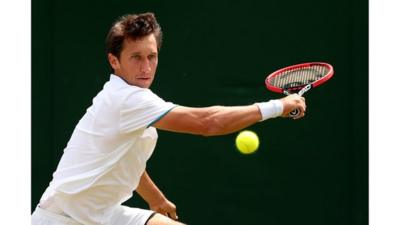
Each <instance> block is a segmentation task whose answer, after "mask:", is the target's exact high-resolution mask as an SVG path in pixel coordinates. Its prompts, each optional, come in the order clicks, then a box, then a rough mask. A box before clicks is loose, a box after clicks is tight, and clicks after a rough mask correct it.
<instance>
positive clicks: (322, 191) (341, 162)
mask: <svg viewBox="0 0 400 225" xmlns="http://www.w3.org/2000/svg"><path fill="white" fill-rule="evenodd" d="M148 11H150V12H154V13H155V15H156V17H157V20H158V22H159V23H160V25H161V27H162V29H163V32H164V40H163V46H162V49H161V51H160V55H159V66H158V72H157V75H156V79H155V82H154V83H153V85H152V87H151V89H152V90H153V92H155V93H156V94H158V95H159V96H160V97H162V98H163V99H165V100H166V101H171V102H174V103H176V104H180V105H186V106H194V107H195V106H199V107H200V106H210V105H216V104H218V105H243V104H252V103H254V102H259V101H267V100H269V99H274V98H280V97H282V95H279V94H276V93H272V92H269V91H267V90H266V88H265V85H264V79H265V77H266V75H267V74H269V73H271V72H273V71H275V70H276V69H279V68H281V67H284V66H288V65H291V64H297V63H302V62H309V61H325V62H329V63H331V64H332V65H333V66H334V68H335V75H334V77H333V78H332V79H331V80H330V81H329V82H328V83H326V85H324V86H321V88H318V89H315V90H312V91H310V92H308V93H307V94H306V96H305V97H306V100H307V104H308V107H307V115H306V117H305V118H303V119H301V120H298V121H292V120H290V119H282V118H278V119H273V120H269V121H266V122H263V123H258V124H256V125H254V126H252V127H250V128H249V129H251V130H254V131H255V132H257V134H258V135H259V137H260V142H261V143H260V149H259V150H258V151H257V152H256V153H255V154H253V155H248V156H247V155H241V154H240V153H239V152H238V151H237V150H236V149H235V145H234V140H235V136H236V135H237V133H233V134H230V135H226V136H218V137H208V138H205V137H201V136H192V135H186V134H177V133H169V132H164V131H159V141H158V144H157V147H156V150H155V152H154V154H153V156H152V157H151V158H150V160H149V162H148V172H149V174H150V175H151V177H152V178H153V180H154V181H155V183H156V184H157V185H158V186H159V188H160V189H161V190H162V191H163V192H164V194H165V195H166V196H167V197H168V198H169V199H170V200H171V201H172V202H174V203H175V204H176V205H177V209H178V215H179V216H180V219H181V220H182V221H183V222H185V223H188V224H190V225H204V224H227V225H256V224H257V225H259V224H271V225H275V224H276V225H286V224H307V225H337V224H341V225H345V224H348V225H364V224H368V1H361V0H336V1H328V0H323V1H316V0H304V1H278V0H271V1H261V0H258V1H254V0H253V1H251V0H246V1H244V0H240V1H227V0H219V1H211V0H206V1H192V2H190V1H185V2H183V1H161V0H159V1H155V0H149V1H135V0H130V1H127V0H121V1H112V2H111V1H104V0H98V1H90V2H89V1H77V0H69V1H61V0H32V193H31V196H32V199H31V207H32V211H33V210H34V208H35V207H36V205H37V204H38V201H39V199H40V197H41V195H42V193H43V191H44V190H45V188H46V187H47V186H48V184H49V182H50V181H51V178H52V173H53V172H54V170H55V169H56V167H57V164H58V161H59V159H60V157H61V155H62V152H63V149H64V147H65V146H66V144H67V142H68V140H69V137H70V135H71V134H72V131H73V129H74V127H75V125H76V124H77V122H78V121H79V119H80V118H81V116H83V114H84V113H85V111H86V109H87V108H88V107H89V106H90V105H91V101H92V98H93V97H94V96H95V95H96V94H97V92H99V91H100V90H101V89H102V86H103V84H104V83H105V82H106V81H107V80H108V79H109V72H110V70H109V66H108V62H107V58H106V54H105V47H104V42H105V37H106V34H107V32H108V30H109V28H110V26H111V25H112V23H113V22H114V21H115V20H116V19H117V18H118V17H119V16H121V15H124V14H127V13H142V12H148ZM125 204H126V205H129V206H133V207H147V205H146V203H145V202H144V201H143V200H142V199H141V198H140V197H139V196H138V195H137V194H136V193H134V197H133V198H132V199H130V200H129V201H127V202H126V203H125Z"/></svg>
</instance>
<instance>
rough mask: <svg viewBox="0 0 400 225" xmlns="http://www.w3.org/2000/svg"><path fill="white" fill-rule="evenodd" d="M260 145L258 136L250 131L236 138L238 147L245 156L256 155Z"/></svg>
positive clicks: (241, 133)
mask: <svg viewBox="0 0 400 225" xmlns="http://www.w3.org/2000/svg"><path fill="white" fill-rule="evenodd" d="M259 144H260V141H259V140H258V136H257V134H256V133H254V132H253V131H250V130H244V131H242V132H240V133H239V134H238V136H237V137H236V147H237V149H238V150H239V152H241V153H243V154H251V153H254V152H255V151H256V150H257V148H258V145H259Z"/></svg>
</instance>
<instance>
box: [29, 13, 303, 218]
mask: <svg viewBox="0 0 400 225" xmlns="http://www.w3.org/2000/svg"><path fill="white" fill-rule="evenodd" d="M161 39H162V32H161V28H160V26H159V24H158V23H157V21H156V18H155V17H154V14H152V13H144V14H135V15H126V16H123V17H121V18H120V20H118V21H117V22H116V23H115V24H114V25H113V26H112V27H111V29H110V31H109V33H108V35H107V39H106V45H107V54H108V61H109V63H110V65H111V67H112V69H113V73H112V74H111V75H110V79H109V81H108V82H106V83H105V85H104V88H103V89H102V90H101V91H100V92H99V93H98V94H97V96H96V97H94V99H93V104H92V105H91V106H90V107H89V108H88V109H87V111H86V113H85V115H84V116H83V117H82V118H81V120H80V121H79V123H78V124H77V125H76V127H75V130H74V131H73V133H72V136H71V139H70V140H69V142H68V144H67V147H66V148H65V149H64V154H63V156H62V158H61V160H60V162H59V164H58V167H57V169H56V171H55V172H54V174H53V180H52V181H51V182H50V185H49V186H48V188H47V189H46V191H45V192H44V194H43V195H42V197H41V200H40V202H39V204H38V206H37V207H36V209H35V211H34V212H33V214H32V224H33V225H57V224H59V225H64V224H87V225H89V224H90V225H93V224H106V225H111V224H113V225H114V224H115V225H117V224H118V225H125V224H128V225H144V224H147V225H178V224H182V223H180V222H178V215H177V212H176V206H175V205H174V204H173V203H172V202H171V201H169V200H168V198H167V197H166V196H165V195H164V194H163V193H162V192H161V191H160V190H159V189H158V188H157V186H156V185H155V183H154V182H153V181H152V180H151V178H150V176H149V175H148V173H147V172H146V161H147V160H148V159H149V158H150V156H151V155H152V153H153V151H154V148H155V145H156V142H157V131H156V128H158V129H162V130H167V131H173V132H181V133H190V134H195V135H204V136H212V135H224V134H229V133H232V132H235V131H238V130H241V129H243V128H245V127H248V126H250V125H252V124H254V123H256V122H260V121H264V120H267V119H270V118H275V117H279V116H282V117H287V116H288V114H289V112H291V111H292V110H294V109H297V108H298V109H300V111H301V113H300V115H299V116H298V117H296V118H295V119H298V118H301V117H303V116H304V112H305V109H306V105H305V100H304V98H303V97H300V96H298V95H296V94H294V95H289V96H287V97H285V98H282V99H278V100H270V101H267V102H260V103H255V104H252V105H247V106H232V107H225V106H211V107H204V108H192V107H185V106H180V105H176V104H174V103H171V102H167V101H164V100H163V99H162V98H160V97H159V96H157V95H156V94H154V93H153V92H152V91H151V90H150V89H149V87H150V85H151V84H152V82H153V79H154V76H155V73H156V69H157V64H158V51H159V49H160V46H161ZM133 191H136V192H137V193H138V194H139V195H140V196H141V197H142V198H143V199H144V200H145V201H146V202H147V203H148V205H149V209H140V208H132V207H127V206H123V205H122V203H123V202H125V201H126V200H127V199H129V198H130V197H131V196H132V193H133Z"/></svg>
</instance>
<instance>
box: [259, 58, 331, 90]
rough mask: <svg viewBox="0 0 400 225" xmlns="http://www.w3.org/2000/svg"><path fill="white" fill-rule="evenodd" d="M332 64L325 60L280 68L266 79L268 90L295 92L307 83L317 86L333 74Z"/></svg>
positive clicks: (313, 86)
mask: <svg viewBox="0 0 400 225" xmlns="http://www.w3.org/2000/svg"><path fill="white" fill-rule="evenodd" d="M333 73H334V71H333V67H332V65H330V64H328V63H325V62H308V63H301V64H296V65H292V66H288V67H285V68H282V69H279V70H277V71H275V72H273V73H271V74H270V75H268V76H267V78H266V79H265V85H266V87H267V89H268V90H270V91H273V92H277V93H284V92H285V91H286V92H289V93H295V92H298V91H299V90H301V89H302V88H303V87H305V86H306V85H309V84H311V87H312V88H315V87H317V86H319V85H321V84H323V83H325V82H326V81H328V80H329V79H330V78H331V77H332V76H333Z"/></svg>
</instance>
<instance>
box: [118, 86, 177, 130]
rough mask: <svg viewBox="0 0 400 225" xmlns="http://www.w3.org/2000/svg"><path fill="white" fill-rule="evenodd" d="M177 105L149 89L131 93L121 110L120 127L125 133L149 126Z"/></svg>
mask: <svg viewBox="0 0 400 225" xmlns="http://www.w3.org/2000/svg"><path fill="white" fill-rule="evenodd" d="M175 106H176V105H175V104H173V103H171V102H166V101H164V100H163V99H161V98H160V97H158V96H157V95H156V94H154V93H153V92H152V91H151V90H149V89H140V90H136V91H135V92H133V93H131V94H130V95H129V96H128V97H127V98H126V100H125V101H124V103H123V104H122V107H121V110H120V121H119V128H120V131H121V132H123V133H128V132H132V131H135V130H139V129H142V128H147V127H148V126H150V125H151V124H153V123H154V122H156V121H157V120H159V119H160V118H162V117H163V116H164V115H165V114H166V113H168V112H169V111H170V110H171V109H172V108H174V107H175Z"/></svg>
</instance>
